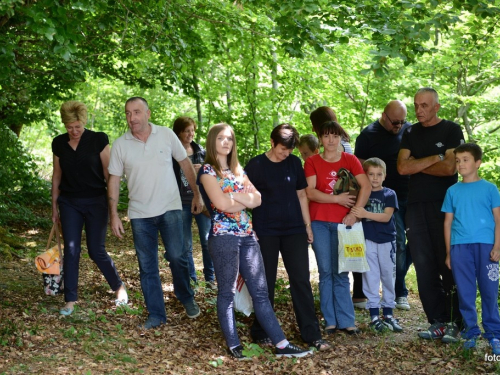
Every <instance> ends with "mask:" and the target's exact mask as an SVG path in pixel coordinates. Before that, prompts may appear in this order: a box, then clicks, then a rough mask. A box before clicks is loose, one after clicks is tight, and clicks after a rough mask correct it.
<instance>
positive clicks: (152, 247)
mask: <svg viewBox="0 0 500 375" xmlns="http://www.w3.org/2000/svg"><path fill="white" fill-rule="evenodd" d="M131 223H132V234H133V235H134V246H135V251H136V254H137V260H138V261H139V271H140V277H141V288H142V293H143V294H144V301H145V302H146V307H147V309H148V312H149V317H152V318H157V319H160V321H161V322H162V323H165V322H166V321H167V314H166V311H165V302H164V298H163V290H162V286H161V280H160V272H159V268H158V231H159V232H160V235H161V239H162V240H163V245H164V246H165V254H164V257H165V259H166V260H167V262H169V265H170V270H171V271H172V280H173V284H174V293H175V296H176V297H177V299H178V300H179V301H180V302H181V303H182V304H183V305H184V304H186V303H188V302H191V301H192V300H193V295H194V294H193V290H192V289H191V287H190V285H189V268H188V260H187V256H186V253H185V252H184V248H183V246H182V213H181V210H173V211H167V212H165V213H164V214H163V215H160V216H155V217H149V218H144V219H132V220H131Z"/></svg>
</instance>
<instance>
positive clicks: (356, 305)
mask: <svg viewBox="0 0 500 375" xmlns="http://www.w3.org/2000/svg"><path fill="white" fill-rule="evenodd" d="M352 304H353V305H354V308H356V309H361V310H364V309H366V301H361V302H353V303H352Z"/></svg>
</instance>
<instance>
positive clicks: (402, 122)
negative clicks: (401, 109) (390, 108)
mask: <svg viewBox="0 0 500 375" xmlns="http://www.w3.org/2000/svg"><path fill="white" fill-rule="evenodd" d="M384 114H385V115H386V116H387V118H388V119H389V122H390V123H391V124H392V126H396V125H403V124H404V123H405V122H406V119H404V120H397V121H392V120H391V118H390V117H389V115H388V114H387V112H384Z"/></svg>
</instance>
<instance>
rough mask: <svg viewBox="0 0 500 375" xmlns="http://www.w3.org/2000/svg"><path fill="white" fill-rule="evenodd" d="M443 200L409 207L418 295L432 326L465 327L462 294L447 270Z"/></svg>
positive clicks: (408, 232)
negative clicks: (463, 325)
mask: <svg viewBox="0 0 500 375" xmlns="http://www.w3.org/2000/svg"><path fill="white" fill-rule="evenodd" d="M442 205H443V202H442V201H433V202H417V203H411V204H408V209H407V212H406V226H407V230H406V236H407V237H408V243H409V245H410V252H411V257H412V259H413V265H414V267H415V271H416V272H417V284H418V293H419V294H420V300H421V301H422V306H423V308H424V312H425V314H426V316H427V320H428V321H429V323H431V324H432V323H435V322H441V323H446V322H455V323H457V324H458V325H459V326H461V324H462V315H461V314H460V310H459V308H458V294H457V290H456V284H455V281H454V279H453V274H452V273H451V270H450V269H449V268H448V267H446V264H445V260H446V245H445V242H444V229H443V228H444V213H443V212H441V206H442Z"/></svg>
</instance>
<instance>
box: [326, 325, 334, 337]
mask: <svg viewBox="0 0 500 375" xmlns="http://www.w3.org/2000/svg"><path fill="white" fill-rule="evenodd" d="M325 333H326V334H327V335H334V334H335V333H337V327H333V328H326V329H325Z"/></svg>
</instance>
